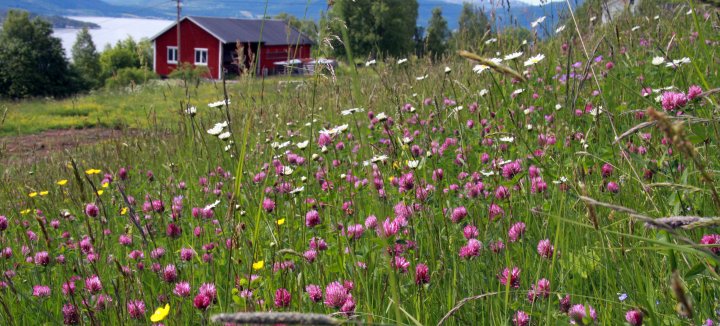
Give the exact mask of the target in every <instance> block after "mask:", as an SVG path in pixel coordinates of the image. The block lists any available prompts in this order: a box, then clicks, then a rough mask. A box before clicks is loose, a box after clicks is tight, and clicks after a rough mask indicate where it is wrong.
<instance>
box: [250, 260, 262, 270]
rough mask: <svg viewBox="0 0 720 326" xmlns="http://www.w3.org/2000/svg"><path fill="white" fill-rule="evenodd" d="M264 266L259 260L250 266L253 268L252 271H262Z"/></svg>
mask: <svg viewBox="0 0 720 326" xmlns="http://www.w3.org/2000/svg"><path fill="white" fill-rule="evenodd" d="M264 266H265V261H264V260H261V261H258V262H254V263H253V265H252V268H253V270H259V269H262V268H263V267H264Z"/></svg>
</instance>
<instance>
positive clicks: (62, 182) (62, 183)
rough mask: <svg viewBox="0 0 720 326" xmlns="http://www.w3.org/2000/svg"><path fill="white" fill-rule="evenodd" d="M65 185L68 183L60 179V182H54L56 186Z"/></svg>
mask: <svg viewBox="0 0 720 326" xmlns="http://www.w3.org/2000/svg"><path fill="white" fill-rule="evenodd" d="M67 183H68V181H67V180H66V179H62V180H60V181H58V182H56V184H57V185H58V186H64V185H66V184H67Z"/></svg>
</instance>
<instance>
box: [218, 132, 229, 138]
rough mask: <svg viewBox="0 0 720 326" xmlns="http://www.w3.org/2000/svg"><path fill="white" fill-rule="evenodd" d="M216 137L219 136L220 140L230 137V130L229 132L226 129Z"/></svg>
mask: <svg viewBox="0 0 720 326" xmlns="http://www.w3.org/2000/svg"><path fill="white" fill-rule="evenodd" d="M218 138H219V139H220V140H227V139H230V132H229V131H226V132H224V133H222V134H219V135H218Z"/></svg>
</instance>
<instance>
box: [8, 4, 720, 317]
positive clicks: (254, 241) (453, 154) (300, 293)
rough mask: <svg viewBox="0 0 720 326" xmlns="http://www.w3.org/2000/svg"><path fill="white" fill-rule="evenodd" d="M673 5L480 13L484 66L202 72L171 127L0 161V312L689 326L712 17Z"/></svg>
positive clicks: (706, 226) (715, 290)
mask: <svg viewBox="0 0 720 326" xmlns="http://www.w3.org/2000/svg"><path fill="white" fill-rule="evenodd" d="M688 10H690V8H689V7H688V6H684V7H677V8H675V9H674V10H672V11H664V12H658V13H657V15H658V16H657V17H654V15H650V16H641V17H623V18H621V19H619V20H617V21H615V22H612V23H610V24H608V25H606V26H597V27H596V28H595V30H593V31H591V32H587V31H585V30H583V32H584V33H583V35H582V37H579V36H578V35H577V34H576V32H577V30H576V28H575V25H574V24H573V22H572V20H570V21H569V22H568V25H567V28H558V29H559V32H558V34H557V35H556V36H555V37H553V38H550V39H548V40H545V41H542V42H537V43H533V42H530V43H523V42H521V40H514V39H511V38H504V37H503V34H502V33H500V34H499V35H497V39H496V40H495V42H487V43H486V44H485V47H484V48H482V49H475V51H473V52H476V53H478V54H481V55H483V56H486V57H488V58H496V59H491V60H492V61H491V62H492V63H491V64H495V65H498V64H499V65H501V66H500V68H499V69H498V67H491V66H488V65H483V64H476V63H473V62H470V61H466V60H465V59H463V58H460V57H458V56H455V55H453V56H451V57H449V58H447V59H446V60H445V61H443V62H440V63H437V64H430V63H429V62H428V61H424V60H418V59H412V58H410V59H403V58H400V60H398V59H393V60H390V59H388V60H379V59H378V60H373V61H369V62H368V64H367V65H365V66H364V67H362V68H358V71H357V72H355V71H349V72H347V73H345V74H340V75H337V76H335V75H332V76H330V75H328V76H321V75H315V76H308V77H302V78H301V79H299V81H298V82H297V83H294V84H292V83H284V84H282V85H281V84H279V83H273V81H272V80H266V81H259V80H250V79H243V80H241V81H240V82H239V83H238V85H235V86H234V87H232V88H230V91H229V92H228V97H229V101H227V102H226V101H225V100H223V98H224V93H223V89H222V85H221V84H213V87H205V88H202V90H203V92H205V94H204V95H203V96H204V97H207V96H208V94H209V93H210V94H211V95H212V96H215V98H216V99H218V101H217V102H213V103H210V104H208V102H207V101H200V100H198V98H199V96H198V95H197V94H196V93H197V89H195V90H191V91H188V92H185V94H188V95H187V96H185V97H182V98H172V99H170V100H171V101H176V102H174V103H175V104H171V105H168V108H167V110H171V112H174V110H178V109H177V107H178V105H177V103H178V102H177V101H179V102H180V103H181V104H182V105H181V107H184V109H182V110H178V112H174V113H175V114H174V115H175V119H176V120H177V121H173V123H174V125H175V126H174V127H173V128H170V129H169V130H168V131H165V130H157V129H155V128H151V129H148V130H147V131H143V134H142V135H141V136H139V137H133V138H128V139H122V140H117V141H112V142H109V143H105V144H99V145H97V146H93V147H87V148H83V149H78V150H75V151H68V152H66V153H58V154H57V155H54V156H50V157H48V158H47V159H45V160H43V161H42V162H37V163H34V164H24V165H17V166H5V167H4V168H3V175H2V181H1V182H0V184H1V186H0V188H2V192H0V250H1V251H0V270H2V272H3V274H2V278H0V323H1V324H3V325H30V324H61V323H64V324H66V325H75V324H91V325H113V324H117V325H128V324H151V323H157V324H165V325H175V324H193V325H194V324H204V323H210V317H211V316H212V315H214V314H218V313H227V312H303V313H318V314H325V315H330V316H332V317H333V318H334V319H335V320H336V321H337V322H338V323H343V322H346V321H357V322H360V323H368V324H372V323H377V324H413V325H419V324H422V325H424V324H438V323H445V324H458V325H460V324H462V325H472V324H475V325H480V324H514V325H547V324H575V325H588V324H608V325H622V324H629V325H641V324H648V325H660V324H673V325H675V324H689V325H697V324H708V325H712V324H714V323H716V322H718V320H720V316H719V315H718V309H719V308H720V302H718V297H719V296H720V283H718V280H719V277H720V276H718V271H719V270H720V269H719V268H718V263H719V262H720V257H719V256H718V254H720V235H719V234H717V233H718V232H717V231H716V230H714V229H713V227H716V226H717V225H718V224H719V222H718V221H717V218H716V217H715V216H718V213H720V198H718V194H717V191H716V186H717V185H716V183H717V182H716V181H717V180H716V179H717V177H716V174H717V173H716V171H718V169H720V162H719V161H718V155H720V151H719V150H718V148H717V144H716V143H715V142H716V141H718V139H720V134H719V132H718V125H719V124H718V118H717V110H718V104H717V103H718V100H719V99H720V97H718V95H717V92H716V91H713V90H715V89H717V88H718V87H720V76H719V72H718V69H717V67H718V64H719V63H720V59H718V54H720V51H718V49H720V33H718V27H717V26H718V24H720V21H719V20H718V19H719V17H720V16H718V15H717V11H714V10H715V9H712V8H695V9H694V10H691V11H689V12H688ZM578 24H579V25H583V26H584V27H583V29H584V28H586V27H585V26H586V25H587V22H583V21H579V22H578ZM636 27H637V28H636ZM468 50H473V49H468ZM507 70H512V71H515V72H518V73H519V75H520V76H519V77H522V78H518V77H513V75H512V74H511V73H508V72H507ZM418 76H419V77H418ZM261 82H262V83H267V84H268V86H266V87H265V88H258V87H253V88H252V90H253V91H252V92H243V91H242V89H243V88H242V85H244V84H245V83H261ZM194 94H195V95H194ZM126 96H134V95H133V94H128V95H126ZM170 103H173V102H170ZM171 124H172V123H171Z"/></svg>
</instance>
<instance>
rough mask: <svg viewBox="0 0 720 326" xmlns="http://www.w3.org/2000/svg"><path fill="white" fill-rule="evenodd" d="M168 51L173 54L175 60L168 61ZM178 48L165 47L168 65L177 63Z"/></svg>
mask: <svg viewBox="0 0 720 326" xmlns="http://www.w3.org/2000/svg"><path fill="white" fill-rule="evenodd" d="M170 51H173V52H175V60H170ZM179 54H180V53H178V47H177V46H168V47H167V63H170V64H177V63H178V55H179Z"/></svg>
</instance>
